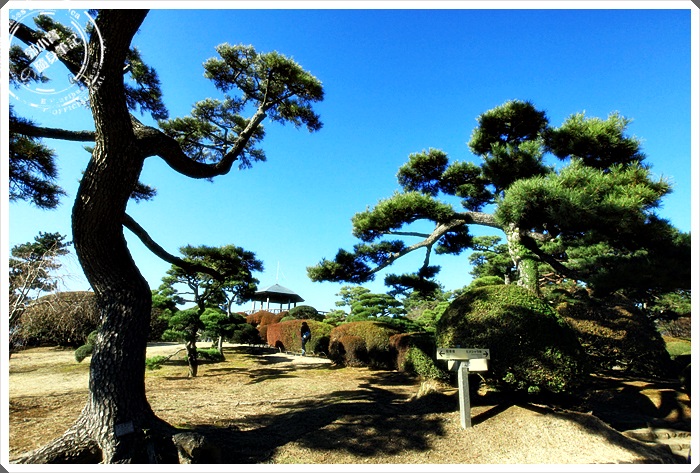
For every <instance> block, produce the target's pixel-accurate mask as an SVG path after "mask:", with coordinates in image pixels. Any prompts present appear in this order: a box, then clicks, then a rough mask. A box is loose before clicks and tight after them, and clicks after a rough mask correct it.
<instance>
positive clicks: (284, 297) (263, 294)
mask: <svg viewBox="0 0 700 473" xmlns="http://www.w3.org/2000/svg"><path fill="white" fill-rule="evenodd" d="M254 299H255V300H256V301H263V302H264V301H267V300H269V301H270V302H274V303H278V304H289V303H291V302H295V303H296V302H304V299H302V298H301V296H300V295H299V294H297V293H296V292H294V291H292V290H291V289H287V288H286V287H284V286H280V285H279V284H273V285H272V286H269V287H266V288H264V289H261V290H259V291H257V292H256V293H255V297H254Z"/></svg>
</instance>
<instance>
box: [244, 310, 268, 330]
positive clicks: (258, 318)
mask: <svg viewBox="0 0 700 473" xmlns="http://www.w3.org/2000/svg"><path fill="white" fill-rule="evenodd" d="M267 314H270V315H273V314H272V312H270V311H267V310H259V311H257V312H253V313H252V314H248V315H246V317H245V321H246V322H247V323H249V324H250V325H252V326H253V327H257V326H258V325H260V323H261V322H262V318H263V316H265V315H267Z"/></svg>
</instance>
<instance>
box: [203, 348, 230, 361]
mask: <svg viewBox="0 0 700 473" xmlns="http://www.w3.org/2000/svg"><path fill="white" fill-rule="evenodd" d="M197 358H200V359H203V360H207V361H214V362H220V361H224V360H225V358H224V354H223V353H221V352H220V351H219V350H218V349H217V348H197Z"/></svg>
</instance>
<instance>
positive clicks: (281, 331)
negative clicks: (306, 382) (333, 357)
mask: <svg viewBox="0 0 700 473" xmlns="http://www.w3.org/2000/svg"><path fill="white" fill-rule="evenodd" d="M302 322H306V323H307V324H308V325H309V329H311V340H309V341H308V342H307V343H306V352H307V353H316V354H321V353H323V354H328V343H329V335H330V333H331V330H332V328H333V327H332V326H331V325H328V324H326V323H323V322H318V321H316V320H300V319H294V320H285V321H284V322H278V323H276V324H271V325H266V326H264V327H263V329H265V331H266V338H264V339H263V340H265V339H266V340H267V344H268V345H270V346H273V347H276V348H279V349H280V350H283V351H301V323H302ZM261 336H262V334H261Z"/></svg>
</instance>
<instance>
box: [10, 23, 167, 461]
mask: <svg viewBox="0 0 700 473" xmlns="http://www.w3.org/2000/svg"><path fill="white" fill-rule="evenodd" d="M146 13H147V12H146V11H137V10H121V11H119V10H113V11H108V12H102V13H101V14H100V17H99V18H98V23H97V25H98V28H99V30H100V33H101V38H102V41H103V44H100V43H99V37H97V35H93V37H92V40H91V43H90V48H89V50H90V54H89V56H90V61H91V64H98V63H99V53H100V48H104V49H103V50H104V60H103V62H102V67H101V68H100V70H99V71H97V72H96V73H97V74H99V77H98V78H97V80H96V81H94V82H93V84H92V85H91V86H90V87H89V91H90V106H91V109H92V113H93V117H94V120H95V131H96V133H95V149H94V151H93V154H92V159H91V160H90V163H89V164H88V167H87V169H86V171H85V174H84V176H83V178H82V180H81V184H80V188H79V190H78V195H77V196H76V200H75V204H74V206H73V216H72V219H73V221H72V224H73V241H74V244H75V250H76V253H77V255H78V258H79V261H80V264H81V266H82V268H83V270H84V272H85V275H86V277H87V279H88V281H89V282H90V285H91V286H92V288H93V289H94V291H95V296H96V298H97V305H98V308H99V311H100V320H99V329H98V336H97V340H96V343H95V347H94V351H93V354H92V361H91V363H90V382H89V388H90V394H89V398H88V401H87V404H86V406H85V407H84V409H83V411H82V413H81V414H80V416H79V418H78V420H77V421H76V423H75V425H74V426H73V427H71V428H70V429H69V430H68V431H67V432H66V433H65V434H64V435H63V436H62V437H60V438H59V439H57V440H55V441H54V442H52V443H51V444H49V445H47V446H45V447H43V448H41V449H39V450H37V451H36V452H33V453H32V454H31V455H29V456H27V457H26V458H24V459H23V462H25V463H45V462H71V461H75V462H93V461H102V462H105V463H116V462H137V463H141V462H154V461H171V462H172V461H174V462H177V451H176V449H175V446H174V445H173V444H172V442H171V441H170V442H169V441H168V440H167V439H168V438H169V435H170V434H171V432H170V428H169V426H168V425H167V424H166V423H165V422H163V421H161V420H160V419H158V418H157V417H156V416H155V414H154V413H153V411H152V410H151V407H150V405H149V403H148V401H147V399H146V390H145V382H144V375H145V359H146V345H147V341H148V340H147V335H148V330H149V321H150V314H151V292H150V289H149V287H148V283H147V282H146V280H145V279H144V278H143V276H142V275H141V274H140V272H139V270H138V268H137V267H136V265H135V264H134V261H133V259H132V257H131V255H130V253H129V250H128V248H127V244H126V240H125V238H124V233H123V218H124V213H125V210H126V205H127V202H128V200H129V196H130V195H131V192H132V190H133V189H134V187H135V185H136V183H137V181H138V177H139V174H140V173H141V168H142V165H143V161H144V158H143V155H142V153H141V152H140V151H139V149H138V148H137V147H136V140H135V137H134V133H133V130H132V124H131V119H130V115H129V111H128V109H127V107H126V101H125V95H124V85H123V72H122V71H123V68H124V64H125V60H126V54H127V51H128V49H129V47H130V43H131V39H132V37H133V35H134V34H135V33H136V30H137V29H138V28H139V26H140V25H141V23H142V21H143V19H144V18H145V16H146ZM163 434H164V435H163ZM159 438H160V439H162V441H161V440H158V439H159ZM147 439H151V440H150V441H146V440H147Z"/></svg>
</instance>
